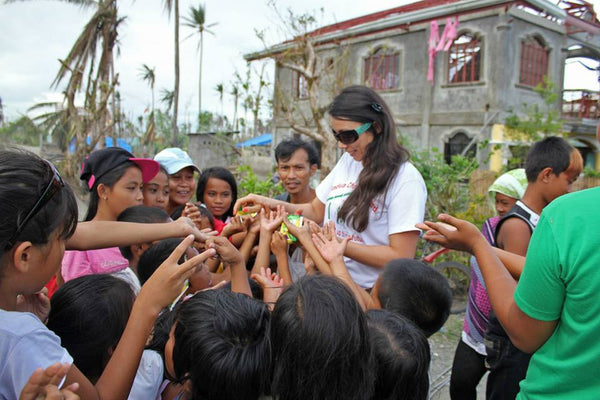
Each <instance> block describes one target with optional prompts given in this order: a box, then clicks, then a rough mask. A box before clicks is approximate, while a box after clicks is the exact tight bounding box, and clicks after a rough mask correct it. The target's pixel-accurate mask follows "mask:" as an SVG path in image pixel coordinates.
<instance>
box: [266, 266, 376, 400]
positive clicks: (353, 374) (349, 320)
mask: <svg viewBox="0 0 600 400" xmlns="http://www.w3.org/2000/svg"><path fill="white" fill-rule="evenodd" d="M271 341H272V345H273V385H272V393H273V396H274V398H277V399H280V400H290V399H323V400H329V399H346V400H352V399H370V398H371V397H372V394H373V374H372V368H371V363H370V359H371V357H370V356H371V345H370V342H369V333H368V328H367V321H366V318H365V314H364V313H363V311H362V310H361V307H360V305H359V304H358V303H357V302H356V300H355V298H354V297H353V295H352V293H351V292H350V290H349V289H348V288H347V287H346V286H345V285H344V284H343V283H342V282H341V281H339V280H338V279H337V278H334V277H331V276H304V277H302V278H300V279H299V280H298V281H297V282H295V283H294V284H292V285H291V286H288V287H287V288H286V289H285V290H284V291H283V293H282V294H281V296H280V297H279V300H278V301H277V304H275V308H274V310H273V313H272V316H271Z"/></svg>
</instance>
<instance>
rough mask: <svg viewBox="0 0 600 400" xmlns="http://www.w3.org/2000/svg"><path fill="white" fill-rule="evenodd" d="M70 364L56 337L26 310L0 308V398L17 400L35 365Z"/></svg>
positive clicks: (69, 359) (70, 360)
mask: <svg viewBox="0 0 600 400" xmlns="http://www.w3.org/2000/svg"><path fill="white" fill-rule="evenodd" d="M55 362H61V363H73V358H72V357H71V356H70V355H69V353H68V352H67V350H65V349H64V348H63V347H62V346H61V345H60V338H59V337H58V336H56V335H55V334H54V332H52V331H51V330H49V329H48V328H46V325H44V324H43V323H42V322H41V321H40V320H39V318H38V317H36V316H35V315H33V314H31V313H28V312H17V311H4V310H0V399H2V400H7V399H10V400H14V399H18V398H19V395H20V393H21V390H23V387H24V386H25V384H26V383H27V381H28V380H29V377H30V376H31V374H32V373H33V371H35V370H36V368H38V367H42V368H47V367H49V366H50V365H52V364H54V363H55Z"/></svg>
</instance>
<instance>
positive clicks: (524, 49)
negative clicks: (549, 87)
mask: <svg viewBox="0 0 600 400" xmlns="http://www.w3.org/2000/svg"><path fill="white" fill-rule="evenodd" d="M548 55H549V50H548V49H547V48H546V46H545V45H544V44H543V43H542V41H541V40H540V39H538V38H534V37H532V38H528V39H525V40H523V41H522V42H521V68H520V72H519V83H520V84H521V85H527V86H537V85H538V84H540V83H543V81H544V76H547V75H548Z"/></svg>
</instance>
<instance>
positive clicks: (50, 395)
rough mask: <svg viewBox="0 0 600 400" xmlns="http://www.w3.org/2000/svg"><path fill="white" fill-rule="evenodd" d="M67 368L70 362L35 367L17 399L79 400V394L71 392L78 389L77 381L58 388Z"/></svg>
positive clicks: (69, 366)
mask: <svg viewBox="0 0 600 400" xmlns="http://www.w3.org/2000/svg"><path fill="white" fill-rule="evenodd" d="M69 368H71V365H70V364H61V363H54V364H52V365H50V366H49V367H48V368H46V369H43V368H41V367H40V368H38V369H36V370H35V371H33V373H32V374H31V376H30V377H29V380H28V381H27V383H26V384H25V386H24V387H23V390H21V395H20V396H19V400H40V399H45V400H79V396H78V395H76V394H75V393H73V392H75V391H76V390H77V389H79V384H78V383H73V384H71V385H69V386H68V387H66V388H63V389H60V390H59V389H58V385H59V384H60V383H61V382H62V380H63V378H64V377H65V376H66V375H67V372H69Z"/></svg>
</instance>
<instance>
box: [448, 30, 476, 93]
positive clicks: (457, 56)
mask: <svg viewBox="0 0 600 400" xmlns="http://www.w3.org/2000/svg"><path fill="white" fill-rule="evenodd" d="M480 71H481V41H480V40H479V39H478V38H476V37H473V36H470V35H462V36H460V37H459V38H458V39H457V40H456V41H455V42H454V44H453V45H452V47H450V51H449V53H448V82H450V83H462V82H478V81H479V80H480Z"/></svg>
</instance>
